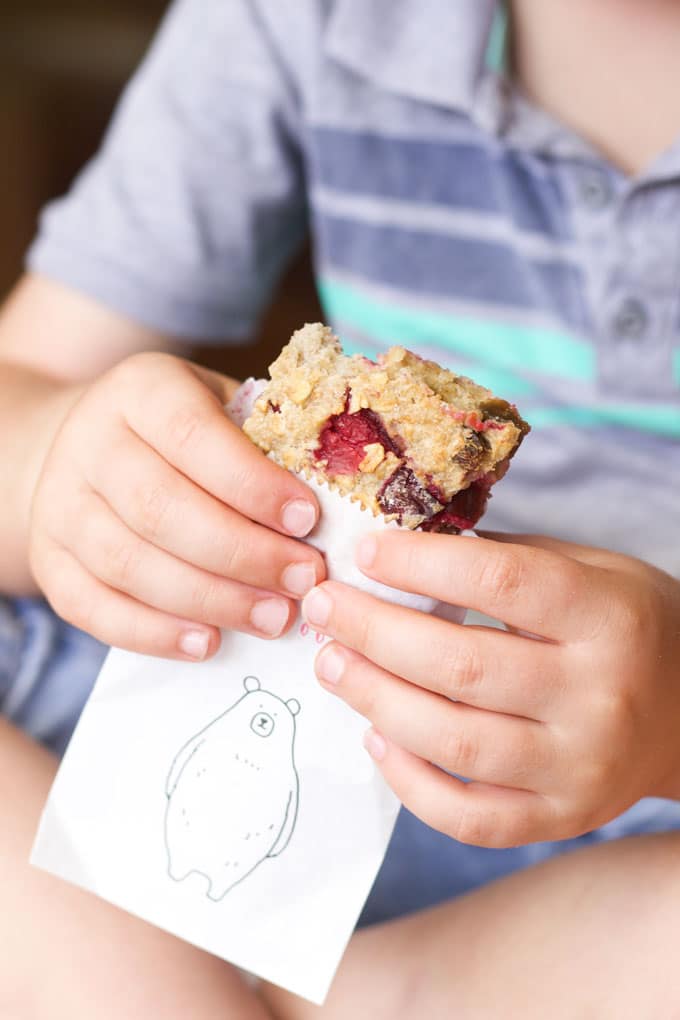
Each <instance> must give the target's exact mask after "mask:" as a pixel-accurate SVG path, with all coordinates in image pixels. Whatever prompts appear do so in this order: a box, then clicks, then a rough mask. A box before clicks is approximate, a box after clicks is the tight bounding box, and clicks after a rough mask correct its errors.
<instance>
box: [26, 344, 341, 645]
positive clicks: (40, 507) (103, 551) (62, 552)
mask: <svg viewBox="0 0 680 1020" xmlns="http://www.w3.org/2000/svg"><path fill="white" fill-rule="evenodd" d="M233 388H234V384H233V383H231V382H230V380H228V379H227V378H226V377H224V376H220V375H217V374H216V373H214V372H208V371H206V370H205V369H201V368H199V367H197V366H195V365H192V364H189V363H188V362H186V361H182V360H180V359H178V358H175V357H172V356H170V355H167V354H150V353H146V354H138V355H134V356H133V357H130V358H127V359H126V360H125V361H122V362H121V363H120V364H119V365H117V366H116V367H115V368H113V369H111V370H110V371H108V372H106V373H105V374H104V375H102V376H101V377H100V378H99V379H98V380H97V381H96V382H95V383H93V384H92V385H90V386H89V387H88V388H87V389H85V390H84V391H83V393H82V395H81V396H80V398H79V399H78V400H77V402H76V403H75V404H74V406H73V407H72V409H71V411H70V413H69V414H68V415H67V416H66V418H65V420H64V422H63V424H62V425H61V427H60V429H59V431H58V432H57V435H56V437H55V440H54V442H53V444H52V446H51V449H50V450H49V452H48V454H47V457H46V459H45V462H44V465H43V469H42V473H41V476H40V479H39V481H38V483H37V485H36V489H35V493H34V498H33V505H32V516H31V528H30V549H29V555H30V564H31V570H32V571H33V574H34V576H35V579H36V581H37V582H38V584H39V585H40V587H41V589H42V591H43V592H44V594H45V596H46V598H47V599H48V600H49V602H50V603H51V605H52V606H53V608H54V609H55V611H56V612H57V613H58V614H59V615H60V616H62V617H63V618H64V619H66V620H67V621H68V622H70V623H72V624H74V625H75V626H77V627H80V628H82V629H83V630H86V631H88V632H89V633H91V634H93V635H94V636H95V637H97V638H99V639H100V640H101V641H103V642H105V643H106V644H111V645H115V646H117V647H120V648H127V649H130V650H133V651H137V652H143V653H145V654H148V655H159V656H164V657H167V658H177V659H190V660H197V659H198V660H200V659H204V658H206V657H207V656H209V655H212V654H213V653H214V652H215V651H216V650H217V648H218V646H219V630H218V628H220V627H225V628H233V629H236V630H242V631H246V632H248V633H251V634H257V635H259V636H262V637H277V636H278V635H279V634H281V633H283V632H284V631H285V630H286V629H287V628H288V627H289V625H290V624H291V622H292V620H293V619H294V616H295V605H294V602H293V601H292V599H295V598H299V597H300V596H302V595H303V594H305V592H306V591H308V590H309V589H311V588H312V587H313V586H314V585H315V584H316V583H318V582H319V581H321V580H323V578H324V576H325V567H324V562H323V559H322V557H321V555H320V554H319V553H318V552H317V551H316V550H315V549H313V548H311V547H309V546H307V545H305V544H304V543H302V542H299V541H295V538H293V537H289V536H296V537H303V536H304V535H306V534H307V533H308V532H309V531H310V530H311V529H312V527H313V526H314V524H315V522H316V520H317V517H318V512H319V511H318V504H317V502H316V500H315V498H314V496H313V494H312V493H311V491H310V490H309V489H308V488H307V486H305V485H304V484H303V483H302V482H300V481H299V480H298V479H297V478H295V477H294V476H293V475H291V474H289V473H288V472H287V471H284V470H282V469H281V468H279V467H277V466H276V465H275V464H274V463H272V462H271V461H270V460H268V459H267V458H266V457H265V456H264V454H262V453H261V452H260V450H258V449H257V447H255V446H254V445H253V444H252V443H251V442H250V440H249V439H247V438H246V436H245V435H243V433H242V432H241V430H240V429H239V428H237V427H236V426H235V425H233V424H232V423H231V422H230V421H229V420H228V418H227V417H226V415H225V414H224V411H223V404H224V403H226V401H227V400H228V399H229V397H230V395H231V392H230V391H231V390H233Z"/></svg>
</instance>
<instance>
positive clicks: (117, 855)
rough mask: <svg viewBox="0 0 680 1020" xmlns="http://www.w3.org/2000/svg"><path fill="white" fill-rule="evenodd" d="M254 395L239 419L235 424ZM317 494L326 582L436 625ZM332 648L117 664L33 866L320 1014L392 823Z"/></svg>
mask: <svg viewBox="0 0 680 1020" xmlns="http://www.w3.org/2000/svg"><path fill="white" fill-rule="evenodd" d="M261 385H262V384H261V383H255V382H254V381H253V380H250V381H249V382H248V383H247V384H245V385H244V387H242V388H241V390H240V391H239V393H238V394H237V396H236V398H235V399H234V401H232V404H231V405H230V408H229V409H228V410H229V412H230V413H231V415H232V417H233V418H234V420H237V421H238V423H239V424H241V423H242V421H243V419H244V418H245V417H246V416H247V414H248V412H249V408H250V406H252V401H253V400H254V398H255V396H256V395H257V393H258V391H259V389H260V388H261ZM308 484H309V483H308ZM311 484H312V488H313V489H314V491H315V492H316V495H317V498H318V499H319V503H320V505H321V520H320V523H319V525H318V527H317V528H316V529H315V532H314V534H313V535H312V536H310V539H309V541H310V542H311V543H312V544H313V545H315V546H316V547H317V548H319V549H320V550H321V551H322V552H323V553H324V555H325V557H326V562H327V566H328V573H329V576H330V577H331V578H333V579H336V580H339V581H343V582H345V583H347V584H352V585H356V586H357V587H359V588H362V589H364V590H366V591H369V592H371V593H372V594H375V595H378V596H379V597H382V598H386V599H389V600H390V601H393V602H397V603H399V604H401V605H405V606H410V607H412V608H417V609H420V610H422V611H425V612H429V611H432V610H433V609H434V607H435V603H434V601H433V600H431V599H426V598H423V597H421V596H414V595H411V594H407V593H403V592H397V591H395V590H394V589H391V588H386V587H385V586H384V585H380V584H377V583H376V582H373V581H371V580H369V579H368V578H366V577H365V576H364V575H363V574H362V573H361V572H360V571H359V570H358V568H357V567H356V566H355V565H354V548H355V545H356V543H357V541H358V539H359V537H360V536H361V535H363V534H365V533H368V532H371V531H375V530H378V529H380V528H385V527H388V528H389V527H395V525H392V524H385V522H381V521H378V520H376V519H375V518H373V517H371V515H370V514H368V513H366V512H363V511H362V510H361V509H360V508H359V506H358V505H357V504H355V503H351V502H350V501H349V500H347V499H343V498H341V497H340V496H338V495H337V494H336V493H334V492H331V491H330V490H329V489H328V488H326V487H325V486H323V485H320V484H315V483H311ZM446 608H447V612H446V614H445V615H447V617H448V618H449V619H458V620H461V619H462V615H463V614H462V613H460V611H458V610H455V611H453V613H452V611H451V607H446ZM324 640H325V639H324V638H323V636H322V635H319V634H317V633H315V631H313V630H312V629H310V628H309V627H308V626H307V625H306V624H304V623H302V622H301V621H300V620H298V621H297V622H296V624H295V626H294V627H293V629H292V631H291V632H290V634H288V635H286V636H285V637H283V638H279V639H278V640H276V641H273V642H268V641H263V640H260V639H258V638H255V637H250V636H248V635H244V634H239V633H235V632H224V633H223V635H222V646H221V648H220V651H219V653H218V654H217V655H216V656H215V658H213V659H212V660H210V661H209V662H205V663H201V664H191V663H186V662H175V661H169V660H161V659H155V658H150V657H147V656H142V655H136V654H133V653H130V652H124V651H120V650H115V649H114V650H112V651H111V653H110V654H109V656H108V658H107V660H106V662H105V664H104V666H103V669H102V671H101V673H100V676H99V678H98V680H97V683H96V686H95V689H94V691H93V693H92V696H91V698H90V700H89V702H88V704H87V706H86V707H85V710H84V712H83V715H82V718H81V720H80V723H79V725H78V727H77V729H76V732H75V735H74V737H73V739H72V741H71V744H70V746H69V748H68V751H67V753H66V755H65V757H64V760H63V762H62V765H61V767H60V770H59V773H58V775H57V778H56V780H55V783H54V786H53V788H52V791H51V793H50V796H49V800H48V802H47V805H46V807H45V810H44V813H43V816H42V820H41V824H40V829H39V832H38V835H37V838H36V842H35V846H34V848H33V854H32V863H33V864H35V865H37V866H39V867H41V868H43V869H45V870H47V871H50V872H52V873H53V874H55V875H59V876H61V877H62V878H64V879H67V880H68V881H71V882H74V883H75V884H77V885H79V886H82V887H84V888H86V889H89V890H91V891H92V892H94V893H96V894H97V895H98V896H101V897H103V898H104V899H106V900H109V901H110V902H112V903H115V904H117V905H118V906H120V907H123V908H124V909H125V910H128V911H129V912H130V913H133V914H136V915H138V916H139V917H142V918H144V919H146V920H147V921H150V922H152V923H153V924H155V925H158V926H159V927H161V928H164V929H167V930H168V931H170V932H173V933H174V934H175V935H178V936H179V937H180V938H183V939H185V940H186V941H188V942H192V943H194V944H195V945H197V946H200V947H202V948H203V949H206V950H208V951H209V952H211V953H214V954H215V955H217V956H220V957H222V958H224V959H225V960H229V961H230V962H232V963H234V964H236V965H237V966H239V967H242V968H243V969H245V970H248V971H250V972H252V973H254V974H256V975H258V976H260V977H262V978H265V979H266V980H268V981H272V982H274V983H275V984H278V985H281V986H282V987H284V988H287V989H289V990H290V991H292V992H294V993H296V994H298V995H301V996H303V997H304V998H306V999H309V1000H311V1001H312V1002H314V1003H317V1004H321V1003H322V1002H323V1000H324V998H325V996H326V994H327V991H328V988H329V986H330V983H331V980H332V978H333V974H334V972H335V970H336V968H337V966H338V964H339V962H340V959H341V957H342V954H343V952H344V949H345V946H346V944H347V941H348V940H349V938H350V936H351V933H352V931H353V929H354V926H355V924H356V921H357V918H358V916H359V914H360V912H361V909H362V907H363V905H364V902H365V900H366V898H367V896H368V893H369V891H370V888H371V886H372V884H373V881H374V879H375V876H376V874H377V871H378V869H379V867H380V864H381V862H382V859H383V856H384V854H385V850H386V848H387V844H388V842H389V839H390V835H391V833H392V828H393V826H394V822H395V820H396V816H397V812H398V809H399V804H398V802H397V800H396V798H395V796H394V794H393V793H392V792H391V791H390V789H389V788H388V787H387V785H386V784H385V783H384V781H383V779H382V777H381V776H380V773H379V772H378V771H377V769H376V768H375V766H374V764H373V762H372V761H371V759H370V758H369V756H368V754H367V753H366V752H365V750H364V748H363V746H362V737H363V734H364V732H365V730H366V729H367V723H366V721H365V720H364V719H362V718H361V717H360V716H358V715H357V714H356V713H354V712H353V711H351V710H350V709H349V708H348V707H347V706H346V705H344V704H343V702H342V701H341V700H339V699H338V698H335V697H333V696H332V695H330V694H328V693H327V692H326V691H324V690H323V689H322V688H321V687H320V686H319V684H318V682H317V681H316V679H315V676H314V670H313V662H314V658H315V656H316V654H317V652H318V650H319V648H320V647H321V645H322V644H323V642H324Z"/></svg>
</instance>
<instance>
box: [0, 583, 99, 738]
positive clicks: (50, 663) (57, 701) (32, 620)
mask: <svg viewBox="0 0 680 1020" xmlns="http://www.w3.org/2000/svg"><path fill="white" fill-rule="evenodd" d="M107 651H108V649H107V648H106V646H105V645H102V644H101V643H100V642H99V641H96V640H95V639H94V638H93V637H90V636H89V634H84V633H83V631H81V630H77V629H76V628H75V627H71V626H69V624H67V623H64V621H63V620H60V619H59V617H58V616H56V615H55V614H54V613H53V612H52V610H51V609H50V607H49V606H48V605H47V603H45V602H44V601H43V600H42V599H11V600H10V599H0V712H1V713H2V714H3V715H4V716H6V717H7V718H8V719H10V720H11V721H12V722H13V723H14V724H15V725H16V726H18V727H19V728H20V729H22V730H24V731H25V732H26V733H29V734H30V735H31V736H32V737H35V739H36V740H39V741H40V742H41V743H43V744H45V745H46V746H47V747H49V748H50V749H51V750H53V751H54V752H56V753H57V754H63V752H64V750H65V748H66V745H67V743H68V741H69V738H70V736H71V733H72V732H73V728H74V726H75V724H76V722H77V721H78V717H79V715H80V712H81V710H82V708H83V706H84V704H85V702H86V700H87V697H88V695H89V693H90V691H91V689H92V685H93V683H94V681H95V679H96V677H97V674H98V672H99V669H100V667H101V664H102V662H103V661H104V657H105V656H106V653H107Z"/></svg>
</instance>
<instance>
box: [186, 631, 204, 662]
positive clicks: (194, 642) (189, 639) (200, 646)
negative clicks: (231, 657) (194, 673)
mask: <svg viewBox="0 0 680 1020" xmlns="http://www.w3.org/2000/svg"><path fill="white" fill-rule="evenodd" d="M209 644H210V634H208V632H207V631H205V630H187V631H185V632H184V634H182V635H181V636H180V639H179V650H180V651H181V652H182V654H183V655H188V656H189V658H190V659H196V661H197V662H201V661H202V660H203V659H205V657H206V655H207V654H208V645H209Z"/></svg>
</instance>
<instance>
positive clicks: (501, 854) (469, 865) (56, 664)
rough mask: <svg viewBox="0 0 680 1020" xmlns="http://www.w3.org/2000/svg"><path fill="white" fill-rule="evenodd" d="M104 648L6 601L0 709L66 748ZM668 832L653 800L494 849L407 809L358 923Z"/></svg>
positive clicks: (39, 607) (673, 817)
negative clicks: (581, 832) (570, 855)
mask: <svg viewBox="0 0 680 1020" xmlns="http://www.w3.org/2000/svg"><path fill="white" fill-rule="evenodd" d="M106 652H107V649H106V647H105V646H104V645H102V644H100V643H99V642H98V641H95V640H94V638H92V637H90V636H89V635H87V634H84V633H83V632H82V631H79V630H76V629H75V628H74V627H70V626H69V625H68V624H66V623H64V622H63V621H62V620H60V619H59V618H58V617H57V616H55V614H54V613H53V612H52V611H51V610H50V608H49V606H47V605H46V603H44V602H43V601H41V600H38V599H18V600H11V601H10V600H0V711H2V714H3V715H5V716H7V717H8V718H9V719H11V720H12V721H13V722H14V723H15V724H16V725H17V726H19V727H21V729H23V730H25V731H26V732H27V733H29V734H31V736H33V737H35V738H36V739H37V740H40V741H41V742H42V743H44V744H46V745H47V746H48V747H50V748H51V749H52V750H54V751H55V752H56V753H57V754H61V753H63V751H64V749H65V747H66V744H67V743H68V740H69V737H70V734H71V732H72V731H73V728H74V726H75V724H76V722H77V721H78V716H79V715H80V712H81V710H82V708H83V705H84V704H85V701H86V700H87V697H88V695H89V693H90V690H91V688H92V685H93V683H94V680H95V678H96V676H97V673H98V672H99V668H100V666H101V664H102V662H103V660H104V657H105V655H106ZM669 829H680V804H676V803H673V802H670V801H662V800H645V801H640V803H639V804H637V805H635V807H633V808H631V809H630V810H629V811H627V812H626V813H625V814H624V815H622V816H621V817H620V818H617V819H615V820H614V821H613V822H610V823H609V825H605V826H604V827H603V828H601V829H598V830H597V831H595V832H591V833H588V834H587V835H585V836H580V837H579V838H578V839H570V840H565V841H563V842H560V843H538V844H534V845H532V846H527V847H519V848H517V849H511V850H486V849H480V848H479V847H470V846H464V845H463V844H461V843H456V842H455V841H454V840H451V839H448V838H447V837H446V836H443V835H442V834H441V833H439V832H435V831H433V830H432V829H429V828H428V827H427V826H425V825H423V824H422V823H421V822H419V821H418V819H417V818H415V817H414V816H413V815H412V814H410V813H409V812H408V811H405V810H402V812H401V814H400V815H399V819H398V821H397V825H396V829H395V832H394V836H393V838H392V842H391V843H390V847H389V850H388V852H387V857H386V859H385V862H384V864H383V867H382V869H381V871H380V873H379V875H378V878H377V880H376V882H375V885H374V887H373V890H372V892H371V896H370V898H369V900H368V902H367V904H366V907H365V909H364V912H363V914H362V917H361V921H360V924H362V925H364V924H371V923H375V922H377V921H382V920H386V919H387V918H390V917H395V916H398V915H400V914H404V913H408V912H409V911H412V910H417V909H420V908H423V907H426V906H430V905H432V904H435V903H439V902H441V901H442V900H446V899H451V898H452V897H454V896H457V895H460V894H461V893H464V892H468V891H469V890H471V889H474V888H476V887H478V886H480V885H483V884H484V883H485V882H488V881H490V880H491V879H494V878H499V877H500V876H502V875H506V874H509V873H510V872H512V871H515V870H517V869H519V868H525V867H528V866H529V865H531V864H535V863H538V862H539V861H542V860H545V859H546V858H548V857H551V856H554V855H555V854H559V853H564V852H565V851H567V850H571V849H573V848H575V847H577V846H584V845H586V844H588V843H594V842H598V841H600V840H605V839H617V838H619V837H621V836H624V835H631V834H634V833H641V832H657V831H667V830H669Z"/></svg>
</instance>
